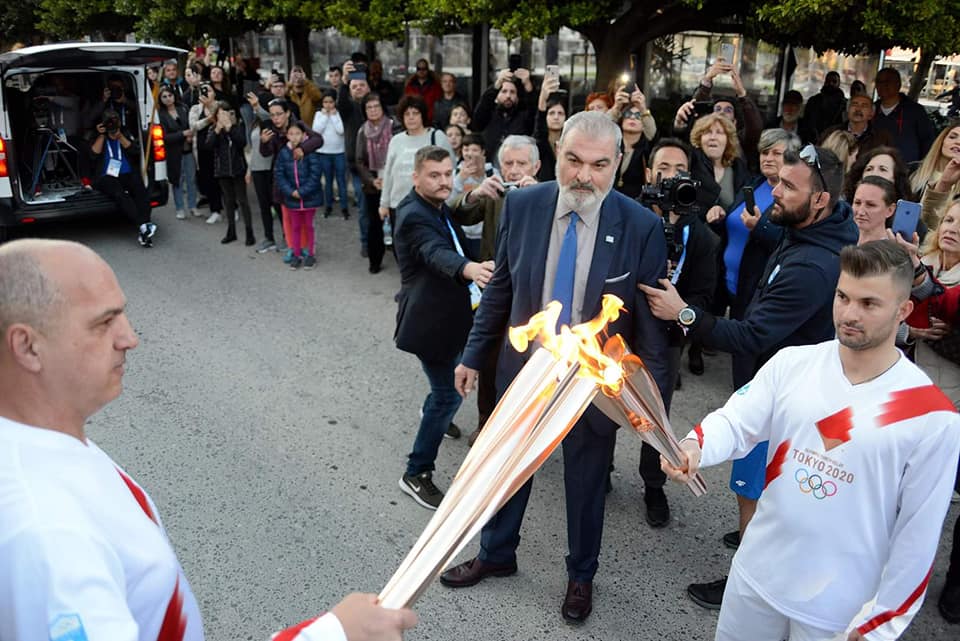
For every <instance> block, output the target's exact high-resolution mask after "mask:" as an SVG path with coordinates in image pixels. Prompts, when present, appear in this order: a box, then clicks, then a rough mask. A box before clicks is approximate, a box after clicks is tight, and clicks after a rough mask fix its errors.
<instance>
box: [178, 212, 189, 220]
mask: <svg viewBox="0 0 960 641" xmlns="http://www.w3.org/2000/svg"><path fill="white" fill-rule="evenodd" d="M186 218H187V212H185V211H184V210H182V209H178V210H177V220H186Z"/></svg>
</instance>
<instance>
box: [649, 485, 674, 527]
mask: <svg viewBox="0 0 960 641" xmlns="http://www.w3.org/2000/svg"><path fill="white" fill-rule="evenodd" d="M643 503H644V506H645V507H646V517H647V523H648V524H649V525H650V527H652V528H661V527H666V526H667V525H668V524H669V523H670V504H669V503H667V495H666V493H665V492H664V491H663V488H658V487H648V488H646V491H645V492H644V495H643Z"/></svg>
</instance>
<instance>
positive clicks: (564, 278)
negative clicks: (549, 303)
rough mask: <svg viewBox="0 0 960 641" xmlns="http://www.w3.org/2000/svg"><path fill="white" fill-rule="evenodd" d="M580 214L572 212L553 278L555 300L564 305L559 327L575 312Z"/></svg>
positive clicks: (568, 322)
mask: <svg viewBox="0 0 960 641" xmlns="http://www.w3.org/2000/svg"><path fill="white" fill-rule="evenodd" d="M578 220H580V216H578V215H577V213H576V212H573V211H572V212H570V224H569V225H567V232H566V233H565V234H564V235H563V244H561V245H560V258H559V259H558V260H557V276H556V278H554V280H553V300H555V301H559V302H560V304H561V305H563V309H562V310H560V318H559V320H558V321H557V329H558V330H559V329H560V327H559V326H560V325H570V317H571V313H572V312H573V281H574V278H575V276H576V273H577V221H578Z"/></svg>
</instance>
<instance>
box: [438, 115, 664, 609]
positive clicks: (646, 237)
mask: <svg viewBox="0 0 960 641" xmlns="http://www.w3.org/2000/svg"><path fill="white" fill-rule="evenodd" d="M620 139H621V133H620V128H619V127H617V125H616V124H615V123H613V122H612V121H611V120H610V118H609V117H607V116H606V114H603V113H595V112H583V113H579V114H577V115H575V116H573V117H572V118H570V119H569V120H567V122H566V123H565V125H564V127H563V133H562V134H561V137H560V141H559V149H558V151H557V181H556V182H553V181H551V182H547V183H542V184H540V185H531V186H529V187H525V188H523V189H518V190H515V191H511V192H510V193H509V194H508V196H507V198H506V199H505V201H504V205H503V209H502V212H501V220H500V225H499V234H498V243H497V248H496V252H497V254H496V256H497V258H496V261H495V262H496V270H495V272H494V276H493V279H492V280H491V281H490V284H489V285H488V286H487V288H486V290H485V291H484V293H483V298H482V299H481V303H480V308H479V309H478V310H477V315H476V318H475V319H474V324H473V329H472V330H471V332H470V337H469V339H468V341H467V346H466V348H465V349H464V352H463V359H462V361H461V364H460V365H459V366H458V367H457V377H456V384H457V389H458V391H460V393H461V394H464V395H465V394H466V393H468V392H469V391H471V390H472V389H473V387H474V386H475V385H476V379H477V372H478V371H479V370H480V369H481V368H482V367H483V364H484V362H485V361H486V359H487V358H488V357H489V354H490V353H491V352H497V351H498V350H499V351H500V360H499V364H498V365H499V367H498V371H497V391H498V392H499V393H500V394H502V393H503V391H504V390H505V389H506V387H507V386H508V385H509V384H510V382H511V381H512V379H513V378H514V376H516V375H517V373H518V372H519V371H520V369H521V368H522V367H523V364H524V362H525V360H526V359H527V358H528V354H520V353H517V352H516V351H515V350H514V349H513V348H512V347H510V346H509V345H506V346H504V345H502V343H503V341H502V337H503V335H504V334H505V333H506V331H507V327H509V326H515V325H520V324H523V323H526V322H527V321H528V320H529V319H530V317H531V316H533V315H534V314H535V313H537V312H539V311H540V310H541V309H543V308H544V306H546V304H547V303H549V302H550V301H552V300H556V301H559V302H560V303H561V304H562V305H563V311H562V312H561V316H560V323H561V324H564V325H573V324H576V323H580V322H582V321H586V320H589V319H591V318H593V317H594V316H596V315H597V314H598V313H599V312H600V299H601V296H603V295H604V294H614V295H616V296H618V297H619V298H620V299H621V300H623V301H624V303H625V305H626V307H627V310H628V312H627V313H626V314H623V315H621V316H620V319H619V320H618V321H616V322H614V323H612V324H611V325H610V327H609V329H608V331H609V333H610V334H611V335H613V334H620V335H621V336H623V338H624V339H625V340H626V341H627V343H628V344H629V345H630V347H631V349H633V350H635V351H636V352H637V354H638V355H639V356H640V357H641V358H642V359H643V361H644V362H645V363H646V364H647V366H648V367H649V368H650V370H651V371H652V372H653V375H654V377H655V378H656V380H657V384H658V386H659V387H660V392H661V394H662V395H663V398H664V401H665V402H666V404H667V406H668V407H669V404H670V392H671V389H670V387H671V386H670V385H669V384H668V382H667V369H666V362H667V332H666V326H665V325H664V324H663V323H661V322H660V321H658V320H656V319H655V318H654V317H653V315H652V314H651V313H650V310H649V309H648V307H647V303H646V299H645V297H644V296H643V295H642V294H640V292H639V291H638V290H637V285H641V284H653V283H655V282H656V280H657V279H658V278H661V277H663V276H664V275H665V274H666V266H667V248H666V242H665V240H664V235H663V228H662V226H661V224H660V220H659V218H658V217H657V216H656V215H655V214H654V213H653V212H651V211H650V210H649V209H646V208H644V207H642V206H641V205H639V204H638V203H636V202H635V201H633V200H630V199H629V198H627V197H626V196H624V195H622V194H620V193H619V192H617V191H612V188H613V181H614V176H615V174H616V169H617V166H618V165H619V164H620V143H621V140H620ZM533 148H535V147H533ZM524 153H525V154H526V153H528V152H527V151H526V150H524ZM529 153H532V152H529ZM504 158H506V156H505V157H504ZM528 158H529V156H528ZM616 430H617V427H616V425H615V424H614V423H613V422H612V421H610V420H609V419H608V418H606V416H604V415H603V414H602V413H601V412H600V411H599V410H597V409H596V408H593V407H591V408H589V409H588V410H587V411H586V413H585V414H584V415H583V417H582V418H581V419H580V420H579V421H578V422H577V424H576V426H574V428H573V429H572V430H571V431H570V433H569V434H568V435H567V437H566V438H565V439H564V441H563V459H564V487H565V490H566V503H567V542H568V545H569V552H570V553H569V555H568V556H567V559H566V566H567V567H566V569H567V576H568V583H567V593H566V597H565V598H564V600H563V605H562V607H561V614H562V616H563V618H564V619H565V620H566V621H568V622H570V623H582V622H584V621H585V620H586V619H587V617H588V616H590V612H591V611H592V609H593V576H594V574H596V571H597V566H598V557H599V555H600V540H601V535H602V532H603V508H604V503H605V497H606V494H605V489H606V479H607V467H608V465H609V463H610V458H611V456H612V454H613V448H614V444H615V442H616ZM531 487H532V481H530V482H528V483H526V484H525V485H524V486H523V487H522V488H520V490H519V491H518V492H517V494H516V495H514V497H513V498H512V499H510V501H509V502H507V504H506V505H504V507H503V508H502V509H501V510H500V512H498V513H497V514H496V516H494V517H493V518H492V519H491V520H490V522H489V523H487V525H486V526H484V528H483V535H482V537H481V542H480V553H479V555H478V556H477V557H476V558H474V559H471V560H469V561H467V562H465V563H462V564H460V565H457V566H456V567H453V568H451V569H450V570H448V571H447V572H445V573H444V574H443V575H442V576H441V579H440V580H441V582H442V583H443V584H444V585H447V586H449V587H455V588H457V587H468V586H472V585H476V584H477V583H478V582H480V581H481V580H483V579H485V578H486V577H490V576H507V575H510V574H514V573H515V572H516V571H517V558H516V550H517V546H518V545H519V543H520V526H521V524H522V521H523V513H524V511H525V510H526V505H527V500H528V499H529V497H530V489H531Z"/></svg>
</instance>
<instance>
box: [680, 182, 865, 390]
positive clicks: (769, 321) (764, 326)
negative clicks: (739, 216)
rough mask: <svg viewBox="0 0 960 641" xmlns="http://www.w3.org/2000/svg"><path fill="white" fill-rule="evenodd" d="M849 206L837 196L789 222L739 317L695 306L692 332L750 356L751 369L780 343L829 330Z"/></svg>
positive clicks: (813, 339) (849, 238) (816, 338)
mask: <svg viewBox="0 0 960 641" xmlns="http://www.w3.org/2000/svg"><path fill="white" fill-rule="evenodd" d="M857 237H858V234H857V227H856V225H855V224H854V222H853V210H852V209H851V208H850V206H849V205H848V204H847V203H846V202H844V201H842V200H838V201H837V203H836V204H835V205H834V207H833V211H832V212H831V213H830V215H829V216H827V217H826V218H824V219H823V220H821V221H818V222H816V223H814V224H813V225H810V226H809V227H804V228H803V229H793V228H788V229H787V230H786V232H785V233H784V236H783V240H781V241H780V245H779V246H778V247H777V249H776V250H775V251H774V252H773V254H772V255H771V256H770V259H769V260H768V261H767V266H766V268H765V269H764V272H763V275H762V276H761V278H760V282H759V284H758V285H757V289H756V291H755V292H754V295H753V299H752V300H751V301H750V304H749V305H748V306H747V310H746V314H745V315H744V319H743V320H742V321H738V320H731V319H727V318H718V317H716V316H713V315H712V314H710V313H709V312H708V311H706V310H703V309H699V308H696V307H694V311H695V312H696V314H697V320H696V322H695V323H694V325H693V327H692V328H691V333H692V334H694V335H695V336H696V338H699V339H701V340H702V341H703V342H704V344H706V345H708V346H711V347H715V348H717V349H720V350H723V351H725V352H731V353H733V354H737V355H742V356H746V357H748V358H751V359H753V361H754V363H755V366H754V368H753V371H754V372H756V370H757V369H759V368H760V366H761V365H763V364H764V363H765V362H767V360H768V359H769V358H770V357H771V356H773V355H774V354H776V353H777V352H778V351H779V350H780V349H782V348H784V347H789V346H792V345H812V344H814V343H819V342H822V341H825V340H829V339H831V338H833V336H834V333H835V331H834V326H833V297H834V291H835V290H836V287H837V280H838V279H839V278H840V250H841V249H843V248H844V247H846V246H847V245H855V244H856V243H857Z"/></svg>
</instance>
